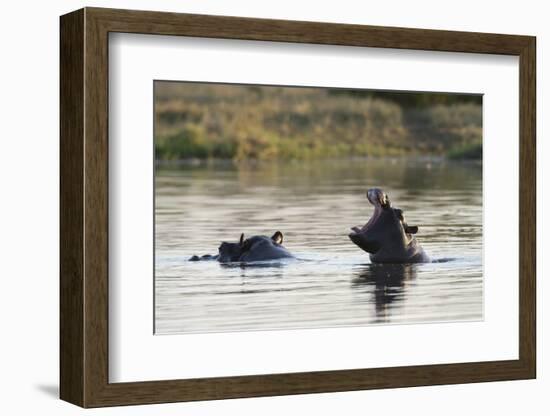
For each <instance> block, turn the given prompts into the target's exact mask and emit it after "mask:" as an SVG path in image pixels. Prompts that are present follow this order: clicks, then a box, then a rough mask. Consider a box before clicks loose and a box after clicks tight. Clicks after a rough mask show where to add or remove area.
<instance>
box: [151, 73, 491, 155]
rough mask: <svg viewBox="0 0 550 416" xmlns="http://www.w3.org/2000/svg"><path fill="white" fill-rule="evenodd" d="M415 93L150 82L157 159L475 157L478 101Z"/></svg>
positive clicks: (478, 111)
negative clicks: (401, 99) (389, 94)
mask: <svg viewBox="0 0 550 416" xmlns="http://www.w3.org/2000/svg"><path fill="white" fill-rule="evenodd" d="M417 95H419V96H420V95H421V96H422V97H418V100H419V102H422V105H417V106H414V105H410V103H411V100H412V99H411V97H408V99H407V102H406V103H407V105H405V104H404V103H400V102H399V100H398V99H397V100H396V99H395V97H393V98H392V99H389V98H388V99H384V98H383V95H382V94H381V93H378V94H377V95H376V96H364V95H359V96H358V95H356V94H353V93H351V92H350V93H349V94H346V93H345V91H339V93H338V94H334V91H333V90H327V89H319V88H285V87H250V86H227V85H215V84H194V83H173V82H157V83H156V84H155V150H156V159H157V160H161V161H162V160H166V161H169V160H182V159H190V158H197V159H210V158H216V159H233V160H236V161H241V160H249V159H254V160H305V159H319V158H334V157H346V156H359V157H363V156H402V155H411V154H414V155H437V156H442V155H443V156H444V155H448V156H449V157H450V158H476V155H477V157H481V151H480V149H481V101H480V99H479V100H478V102H475V100H472V96H465V97H467V98H468V99H467V100H463V101H461V100H460V99H458V98H457V97H456V96H454V97H453V99H452V100H449V102H445V100H444V98H445V97H442V96H441V94H438V95H437V100H435V101H434V103H433V105H430V103H429V101H430V97H426V96H427V95H429V94H417ZM413 98H414V97H413ZM476 148H479V149H478V150H479V152H477V153H476V151H475V150H474V149H476ZM461 155H462V156H461Z"/></svg>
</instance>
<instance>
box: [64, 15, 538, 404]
mask: <svg viewBox="0 0 550 416" xmlns="http://www.w3.org/2000/svg"><path fill="white" fill-rule="evenodd" d="M60 29H61V45H60V46H61V51H60V52H61V61H60V63H61V92H60V94H61V95H60V101H61V121H60V123H61V139H60V140H61V155H60V159H61V178H60V186H61V200H60V205H61V218H60V222H61V229H60V232H61V243H60V244H61V246H60V252H61V255H60V261H61V267H60V279H61V282H60V384H61V385H60V396H61V399H63V400H66V401H68V402H71V403H74V404H76V405H79V406H82V407H101V406H114V405H130V404H146V403H163V402H178V401H191V400H213V399H225V398H238V397H256V396H270V395H287V394H304V393H321V392H338V391H351V390H363V389H377V388H396V387H409V386H425V385H438V384H453V383H474V382H487V381H498V380H517V379H529V378H535V375H536V333H535V331H536V326H535V319H536V317H535V312H536V304H535V301H536V296H535V295H536V289H535V265H536V259H535V253H536V182H535V181H536V179H535V174H536V168H535V160H536V150H535V106H536V97H535V91H536V90H535V49H536V47H535V38H534V37H530V36H517V35H500V34H486V33H468V32H452V31H439V30H421V29H404V28H390V27H376V26H361V25H347V24H329V23H314V22H297V21H284V20H267V19H253V18H240V17H225V16H206V15H190V14H176V13H164V12H148V11H130V10H114V9H100V8H85V9H81V10H78V11H75V12H72V13H69V14H67V15H64V16H62V17H61V21H60ZM110 32H125V33H141V34H152V35H174V36H192V37H206V38H224V39H246V40H261V41H278V42H297V43H311V44H330V45H347V46H368V47H380V48H397V49H416V50H430V51H448V52H468V53H483V54H503V55H515V56H518V57H519V67H520V80H519V86H520V92H519V97H520V99H519V102H520V107H519V115H520V116H519V119H520V132H519V133H520V147H519V149H518V151H519V154H520V182H519V183H520V186H519V190H518V191H519V192H520V194H521V201H522V204H521V206H520V207H519V212H520V216H519V218H520V224H519V230H520V252H519V259H520V264H519V359H518V360H507V361H491V362H472V363H457V364H443V365H441V364H437V365H418V366H406V367H389V368H366V369H354V370H338V371H318V372H306V373H288V374H265V375H251V376H237V377H216V378H202V379H181V380H169V381H146V382H132V383H110V382H109V379H108V361H109V354H108V287H109V285H108V281H109V280H108V279H109V276H108V223H109V215H108V172H109V166H108V140H109V139H108V65H109V62H108V34H109V33H110Z"/></svg>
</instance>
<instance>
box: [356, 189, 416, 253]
mask: <svg viewBox="0 0 550 416" xmlns="http://www.w3.org/2000/svg"><path fill="white" fill-rule="evenodd" d="M367 199H368V201H369V202H370V203H371V204H372V205H373V206H374V212H373V214H372V216H371V217H370V219H369V220H368V222H367V223H366V224H365V225H364V226H362V227H361V226H356V227H352V228H351V230H352V232H351V233H350V234H349V238H350V240H351V241H353V242H354V243H355V244H356V245H357V246H359V247H360V248H361V249H363V250H364V251H366V252H367V253H369V254H370V258H371V260H372V261H374V262H381V263H383V262H395V263H404V262H422V261H427V256H426V255H425V254H424V252H423V250H422V248H421V247H420V245H419V244H417V242H416V240H415V239H414V237H413V234H416V233H417V232H418V227H416V226H409V225H408V224H407V223H406V222H405V219H404V217H403V211H402V210H400V209H398V208H393V207H392V205H391V202H390V199H389V197H388V195H387V194H385V193H384V192H383V191H382V190H381V189H379V188H372V189H369V190H368V191H367Z"/></svg>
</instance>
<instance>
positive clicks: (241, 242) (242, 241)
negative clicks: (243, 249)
mask: <svg viewBox="0 0 550 416" xmlns="http://www.w3.org/2000/svg"><path fill="white" fill-rule="evenodd" d="M243 243H244V233H241V238H240V239H239V245H241V246H242V245H243Z"/></svg>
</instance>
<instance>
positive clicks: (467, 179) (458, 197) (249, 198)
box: [155, 159, 483, 334]
mask: <svg viewBox="0 0 550 416" xmlns="http://www.w3.org/2000/svg"><path fill="white" fill-rule="evenodd" d="M481 172H482V169H481V165H480V164H475V163H465V162H462V163H458V162H452V163H451V162H448V161H427V160H411V159H398V160H391V159H387V160H351V161H350V160H338V161H322V162H311V163H294V164H292V163H288V164H267V165H260V166H248V167H239V168H236V167H234V166H232V165H231V164H217V165H215V166H196V167H191V166H186V167H179V168H174V169H164V168H163V169H157V175H156V200H155V205H156V208H155V215H156V220H155V226H156V232H155V244H156V251H155V269H156V271H155V332H156V333H157V334H171V333H189V332H222V331H246V330H272V329H291V328H296V329H297V328H318V327H336V326H358V325H373V324H402V323H429V322H441V321H464V320H481V319H483V278H482V276H483V274H482V181H481V177H482V175H481ZM371 187H380V188H382V189H384V191H386V192H387V193H388V195H389V197H390V199H391V201H392V203H393V205H394V206H395V207H399V208H401V209H403V210H404V214H405V218H406V220H407V222H408V224H409V225H418V226H419V231H418V234H417V239H418V240H419V242H420V243H421V244H422V246H423V247H424V249H425V250H426V252H427V253H428V254H429V255H430V257H431V258H432V259H435V260H440V262H434V263H429V264H417V265H375V264H371V263H370V260H369V257H368V254H367V253H365V252H363V251H361V250H360V249H359V248H358V247H356V246H355V245H354V244H353V243H352V242H351V241H350V240H349V238H348V236H347V235H348V232H349V228H350V227H351V226H355V225H359V224H361V225H362V224H364V223H365V222H366V221H367V220H368V218H370V215H371V213H372V206H371V205H370V204H369V203H368V202H367V200H366V197H365V192H366V190H367V189H368V188H371ZM277 230H280V231H281V232H282V233H283V234H284V245H285V247H286V248H287V249H289V250H290V251H291V252H292V253H293V254H294V255H295V256H296V257H298V258H299V259H300V260H293V261H287V262H282V263H278V264H273V265H263V266H262V267H258V266H255V267H240V266H236V267H227V266H224V265H221V264H219V263H217V262H215V261H205V262H188V261H187V259H188V258H189V257H190V256H192V255H193V254H198V255H202V254H216V253H217V248H218V246H219V244H220V242H221V241H230V242H236V241H237V240H238V238H239V236H240V234H241V232H244V233H245V236H252V235H258V234H260V235H268V236H271V235H272V234H273V233H274V232H275V231H277Z"/></svg>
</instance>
